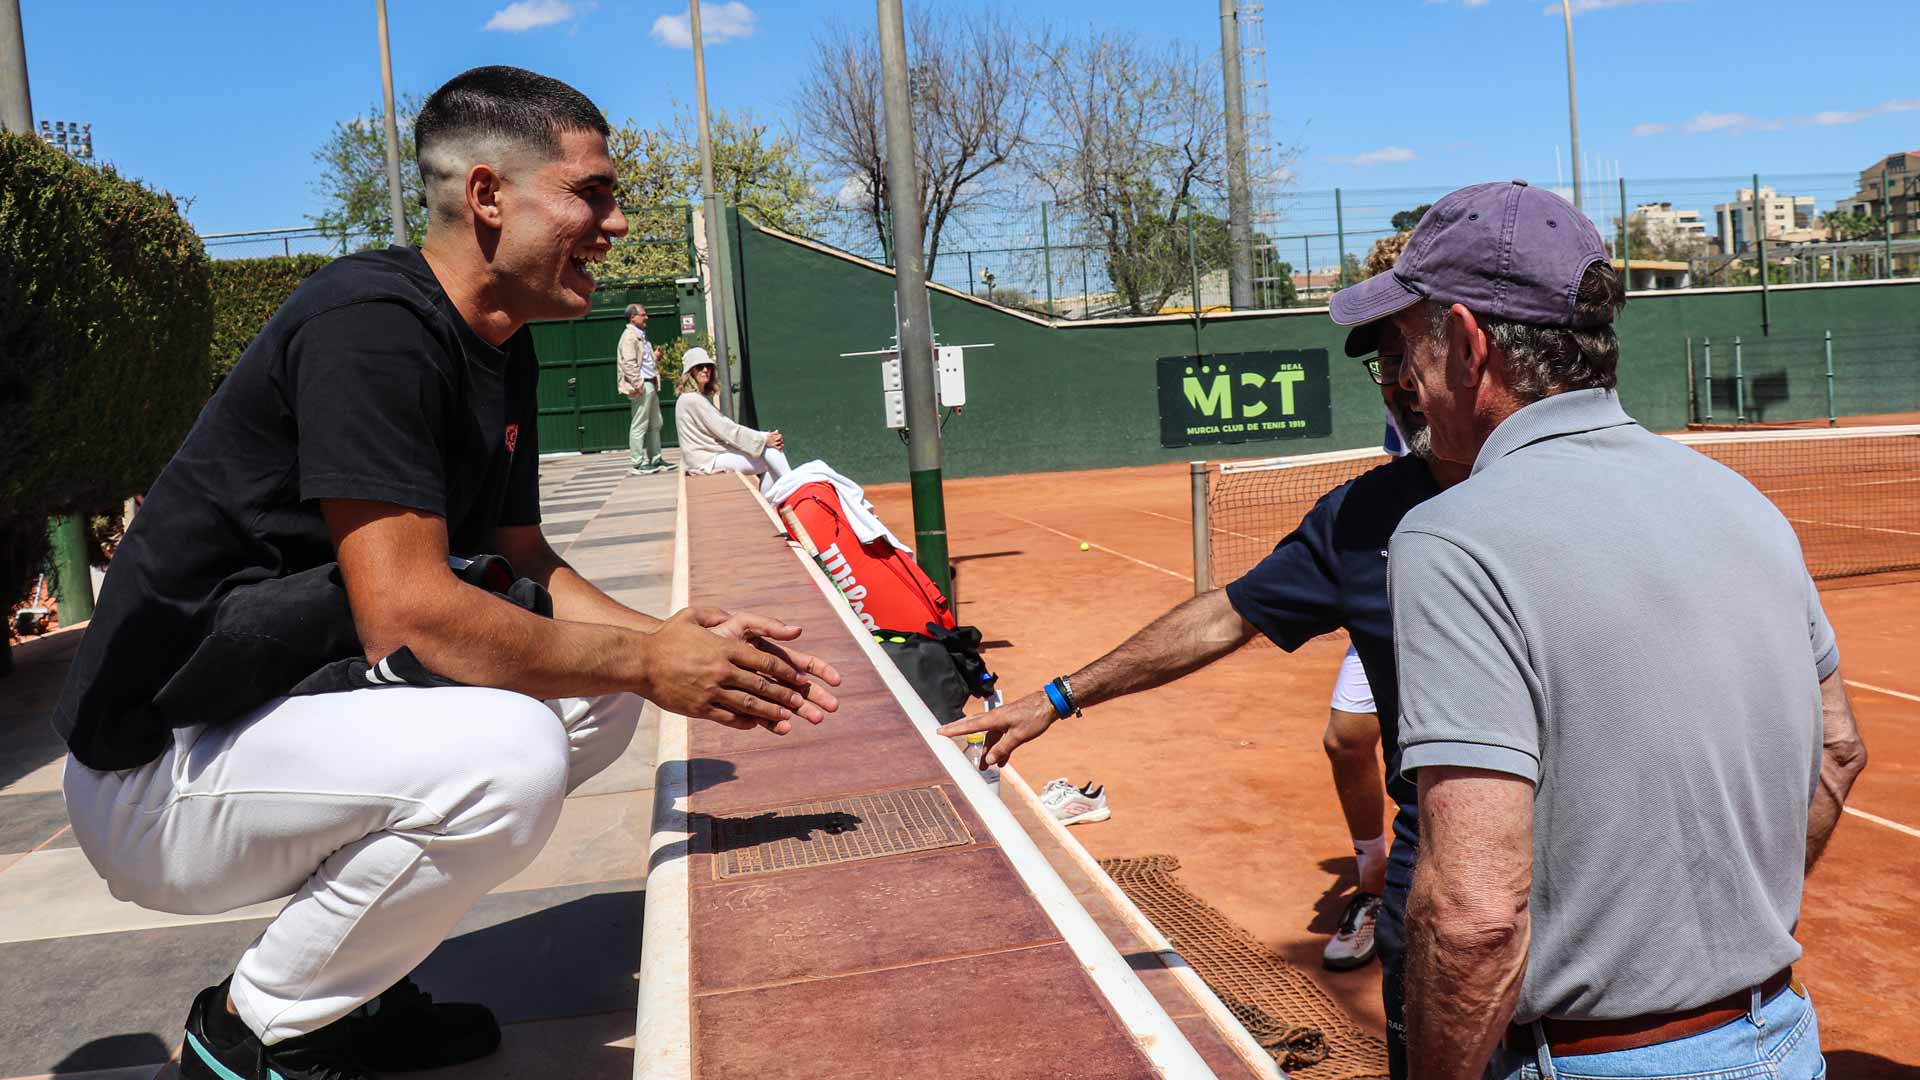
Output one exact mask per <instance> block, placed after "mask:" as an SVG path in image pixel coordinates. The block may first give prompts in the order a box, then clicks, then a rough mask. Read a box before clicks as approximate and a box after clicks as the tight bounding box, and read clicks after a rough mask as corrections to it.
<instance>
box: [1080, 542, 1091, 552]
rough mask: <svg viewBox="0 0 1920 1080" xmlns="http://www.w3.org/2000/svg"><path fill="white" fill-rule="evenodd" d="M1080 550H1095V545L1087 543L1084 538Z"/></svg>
mask: <svg viewBox="0 0 1920 1080" xmlns="http://www.w3.org/2000/svg"><path fill="white" fill-rule="evenodd" d="M1080 550H1081V551H1092V550H1093V545H1092V544H1089V543H1087V542H1086V541H1084V540H1083V541H1081V542H1080Z"/></svg>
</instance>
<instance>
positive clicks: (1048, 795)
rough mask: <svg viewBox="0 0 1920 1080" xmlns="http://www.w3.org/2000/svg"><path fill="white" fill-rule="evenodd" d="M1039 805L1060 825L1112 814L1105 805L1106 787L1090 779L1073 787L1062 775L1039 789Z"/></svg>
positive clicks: (1095, 819)
mask: <svg viewBox="0 0 1920 1080" xmlns="http://www.w3.org/2000/svg"><path fill="white" fill-rule="evenodd" d="M1040 805H1041V806H1043V807H1045V808H1046V810H1047V812H1048V813H1050V814H1052V815H1053V819H1054V820H1055V821H1058V822H1059V823H1060V824H1062V825H1078V824H1080V823H1081V822H1083V821H1105V820H1107V819H1108V818H1110V817H1112V816H1113V811H1112V810H1111V809H1109V808H1108V807H1107V789H1106V788H1104V787H1095V786H1094V784H1093V781H1091V780H1089V781H1087V786H1086V787H1083V788H1079V787H1074V786H1073V782H1072V781H1071V780H1068V779H1067V778H1066V777H1064V776H1063V777H1061V778H1060V779H1058V780H1053V781H1050V782H1049V783H1048V784H1047V786H1046V787H1044V788H1042V789H1041V791H1040Z"/></svg>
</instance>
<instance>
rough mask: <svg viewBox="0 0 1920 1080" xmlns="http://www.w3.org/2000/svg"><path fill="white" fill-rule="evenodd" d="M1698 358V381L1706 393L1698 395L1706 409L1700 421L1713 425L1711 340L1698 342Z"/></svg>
mask: <svg viewBox="0 0 1920 1080" xmlns="http://www.w3.org/2000/svg"><path fill="white" fill-rule="evenodd" d="M1700 357H1701V359H1700V381H1701V382H1702V383H1704V384H1706V392H1705V393H1703V394H1701V395H1700V400H1701V401H1704V402H1706V408H1705V410H1704V411H1705V413H1706V415H1705V416H1702V417H1701V418H1700V419H1701V421H1702V422H1703V423H1708V424H1711V423H1713V339H1712V338H1705V339H1703V340H1702V341H1701V342H1700Z"/></svg>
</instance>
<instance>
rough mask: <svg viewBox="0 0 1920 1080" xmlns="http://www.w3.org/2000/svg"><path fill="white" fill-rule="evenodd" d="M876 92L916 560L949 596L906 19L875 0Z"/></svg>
mask: <svg viewBox="0 0 1920 1080" xmlns="http://www.w3.org/2000/svg"><path fill="white" fill-rule="evenodd" d="M877 6H878V8H879V16H880V89H881V93H882V94H883V96H884V98H885V101H886V115H887V214H888V216H889V217H891V218H892V219H893V288H894V300H895V302H894V307H895V309H896V310H897V313H898V319H899V332H900V337H899V342H898V344H899V347H900V383H901V389H902V390H904V391H905V392H906V399H907V476H908V479H909V481H910V482H911V483H912V486H913V540H914V553H915V558H916V560H917V561H918V562H919V563H920V569H922V570H925V571H926V572H927V576H928V577H930V578H932V579H933V581H934V584H936V585H938V586H940V591H941V592H943V593H947V594H948V595H952V592H953V582H952V580H951V578H950V576H949V573H948V568H947V504H946V495H945V493H944V492H943V490H942V487H941V481H940V410H939V407H938V405H937V404H936V403H935V401H934V393H933V313H932V311H931V309H930V305H929V303H928V299H927V254H926V247H925V244H924V243H923V241H922V239H921V233H920V185H919V181H918V179H917V177H916V176H915V175H914V168H913V147H914V141H913V112H912V109H913V105H912V95H911V93H910V92H909V90H908V87H907V31H906V19H905V17H904V16H903V15H902V14H901V12H900V0H877Z"/></svg>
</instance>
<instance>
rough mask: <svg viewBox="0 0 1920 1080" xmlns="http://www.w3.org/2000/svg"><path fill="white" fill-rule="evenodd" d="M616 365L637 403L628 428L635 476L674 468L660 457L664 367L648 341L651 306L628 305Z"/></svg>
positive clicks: (621, 387) (625, 389)
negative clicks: (661, 396) (655, 357)
mask: <svg viewBox="0 0 1920 1080" xmlns="http://www.w3.org/2000/svg"><path fill="white" fill-rule="evenodd" d="M614 364H615V368H616V369H617V371H618V375H619V390H620V392H621V393H622V394H625V395H627V397H628V398H629V399H630V400H631V401H632V402H633V423H632V424H631V426H629V427H628V428H627V448H628V449H629V450H630V451H631V452H632V454H633V475H635V476H645V475H648V474H650V473H657V472H667V471H669V470H671V469H672V468H673V466H672V465H670V464H668V462H667V459H666V458H664V457H661V456H660V368H659V366H658V365H657V364H656V363H655V362H654V355H653V343H652V342H651V341H648V340H647V309H646V308H644V307H641V306H640V305H639V304H628V305H627V327H626V329H624V330H622V331H620V346H619V348H618V349H617V350H616V351H615V353H614Z"/></svg>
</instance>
